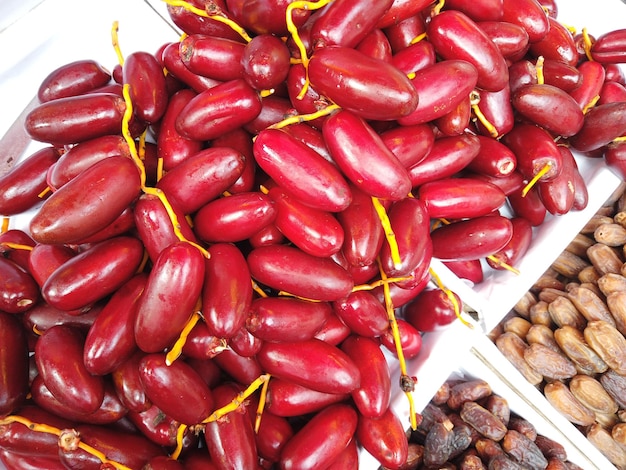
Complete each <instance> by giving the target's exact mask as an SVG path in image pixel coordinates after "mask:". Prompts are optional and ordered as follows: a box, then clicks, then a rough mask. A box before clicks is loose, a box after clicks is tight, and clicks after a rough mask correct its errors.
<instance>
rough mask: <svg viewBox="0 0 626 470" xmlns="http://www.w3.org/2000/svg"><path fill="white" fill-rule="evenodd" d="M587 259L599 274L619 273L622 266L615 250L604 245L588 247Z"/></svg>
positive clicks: (598, 244)
mask: <svg viewBox="0 0 626 470" xmlns="http://www.w3.org/2000/svg"><path fill="white" fill-rule="evenodd" d="M587 258H588V259H589V261H590V262H591V264H592V265H593V266H594V267H595V268H596V269H597V270H598V272H599V273H600V274H606V273H619V272H620V270H621V267H622V264H623V261H622V260H621V259H620V257H619V256H618V254H617V252H616V251H615V249H613V248H611V247H610V246H608V245H605V244H604V243H595V244H594V245H592V246H590V247H589V248H588V249H587Z"/></svg>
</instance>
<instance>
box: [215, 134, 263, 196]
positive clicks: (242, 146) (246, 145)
mask: <svg viewBox="0 0 626 470" xmlns="http://www.w3.org/2000/svg"><path fill="white" fill-rule="evenodd" d="M211 144H212V145H213V147H230V148H232V149H235V150H237V151H238V152H239V153H240V154H241V155H243V156H244V157H245V158H246V161H245V165H244V167H243V172H242V173H241V175H240V176H239V178H238V179H237V181H235V182H234V183H233V184H232V185H231V186H230V187H229V188H228V192H230V193H231V194H235V193H243V192H247V191H253V190H254V189H255V187H256V186H255V185H256V183H257V181H256V180H255V178H256V163H255V162H254V156H253V154H252V136H251V135H250V134H249V133H248V132H247V131H246V130H245V129H243V128H239V129H235V130H234V131H230V132H226V133H225V134H222V135H221V136H219V137H217V138H216V139H214V140H213V141H212V142H211Z"/></svg>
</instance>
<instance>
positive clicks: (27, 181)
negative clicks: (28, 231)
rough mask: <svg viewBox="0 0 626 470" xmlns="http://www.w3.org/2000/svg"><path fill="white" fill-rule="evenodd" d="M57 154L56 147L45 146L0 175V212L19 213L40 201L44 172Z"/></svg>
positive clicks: (7, 213)
mask: <svg viewBox="0 0 626 470" xmlns="http://www.w3.org/2000/svg"><path fill="white" fill-rule="evenodd" d="M59 155H60V153H59V151H58V150H57V149H55V148H54V147H50V146H46V147H44V148H42V149H40V150H37V151H35V152H34V153H32V154H31V155H29V156H28V157H26V158H25V159H24V160H22V161H21V162H18V163H17V164H16V165H14V166H13V167H11V169H9V170H8V171H7V172H6V173H4V174H3V175H2V176H0V214H2V215H4V216H11V215H16V214H21V213H22V212H25V211H27V210H28V209H30V208H32V207H34V206H35V205H36V204H38V203H39V202H41V198H40V197H39V194H40V193H41V192H42V191H44V190H45V189H46V187H47V183H46V173H47V171H48V169H49V168H50V167H51V166H53V165H54V164H55V163H56V161H57V160H58V158H59Z"/></svg>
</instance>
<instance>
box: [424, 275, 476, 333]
mask: <svg viewBox="0 0 626 470" xmlns="http://www.w3.org/2000/svg"><path fill="white" fill-rule="evenodd" d="M428 272H429V273H430V277H431V278H432V279H433V281H435V284H437V287H439V289H441V290H442V291H443V292H445V294H446V295H447V296H448V299H450V302H452V306H453V308H454V314H455V315H456V317H457V318H458V319H459V321H460V322H461V323H463V324H464V325H465V326H467V327H469V328H474V325H472V324H471V323H469V322H468V321H467V320H465V319H464V318H463V317H462V316H461V307H460V306H459V303H458V302H457V300H456V296H455V295H454V292H452V291H451V290H450V289H448V288H447V287H446V286H444V285H443V282H441V278H440V277H439V275H438V274H437V273H436V272H435V271H434V270H433V268H430V269H429V270H428Z"/></svg>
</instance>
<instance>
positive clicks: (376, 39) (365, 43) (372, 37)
mask: <svg viewBox="0 0 626 470" xmlns="http://www.w3.org/2000/svg"><path fill="white" fill-rule="evenodd" d="M356 48H357V49H358V50H359V52H362V53H364V54H365V55H368V56H370V57H374V58H376V59H380V60H384V61H385V62H390V61H391V56H392V54H393V53H392V51H391V44H390V43H389V39H387V36H386V35H385V33H384V32H383V30H382V29H373V30H372V31H370V33H369V34H368V35H367V36H365V38H363V40H362V41H361V42H360V43H359V44H358V46H357V47H356Z"/></svg>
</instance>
